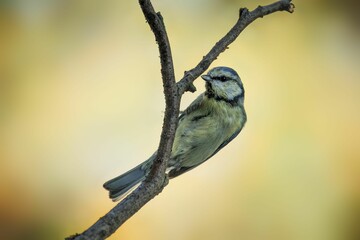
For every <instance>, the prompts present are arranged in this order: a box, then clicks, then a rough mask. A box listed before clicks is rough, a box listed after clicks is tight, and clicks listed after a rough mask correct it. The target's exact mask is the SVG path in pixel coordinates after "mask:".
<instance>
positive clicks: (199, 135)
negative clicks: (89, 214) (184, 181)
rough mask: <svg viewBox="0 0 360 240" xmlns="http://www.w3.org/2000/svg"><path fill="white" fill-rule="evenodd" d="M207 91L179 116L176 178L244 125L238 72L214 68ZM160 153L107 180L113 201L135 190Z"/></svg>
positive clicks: (172, 162)
mask: <svg viewBox="0 0 360 240" xmlns="http://www.w3.org/2000/svg"><path fill="white" fill-rule="evenodd" d="M201 78H202V79H203V80H204V81H205V92H203V93H202V94H200V95H199V96H198V97H197V98H196V99H195V100H194V101H193V102H192V103H191V104H190V105H189V106H188V107H187V108H186V109H185V110H184V111H182V112H181V113H180V115H179V117H178V126H177V129H176V133H175V139H174V143H173V146H172V151H171V156H170V159H169V160H168V163H167V168H166V174H167V176H168V178H169V179H172V178H175V177H177V176H179V175H181V174H183V173H185V172H187V171H189V170H191V169H193V168H195V167H197V166H199V165H200V164H202V163H204V162H205V161H206V160H208V159H209V158H211V157H212V156H214V155H215V154H216V153H217V152H218V151H220V150H221V149H222V148H223V147H225V146H226V145H227V144H228V143H229V142H231V141H232V140H233V139H234V138H235V137H236V136H237V135H238V134H239V133H240V131H241V130H242V128H243V127H244V125H245V123H246V120H247V116H246V112H245V108H244V96H245V90H244V86H243V83H242V81H241V79H240V77H239V75H238V74H237V72H236V71H235V70H234V69H232V68H230V67H225V66H219V67H214V68H212V69H211V70H209V71H208V72H207V74H205V75H202V76H201ZM155 158H156V152H155V153H154V154H153V155H152V156H151V157H150V158H149V159H147V160H146V161H145V162H143V163H141V164H140V165H138V166H136V167H134V168H133V169H131V170H129V171H127V172H125V173H123V174H122V175H120V176H118V177H116V178H113V179H111V180H109V181H107V182H105V183H104V185H103V187H104V188H105V189H106V190H108V191H109V197H110V198H111V199H112V200H113V201H117V200H120V199H122V198H124V197H125V196H126V195H127V194H128V193H130V192H131V191H133V190H134V189H135V188H136V187H137V186H138V185H139V184H140V183H141V182H142V181H144V180H145V178H146V176H147V174H148V173H149V172H150V168H151V165H152V162H153V161H154V160H155Z"/></svg>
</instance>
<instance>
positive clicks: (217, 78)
mask: <svg viewBox="0 0 360 240" xmlns="http://www.w3.org/2000/svg"><path fill="white" fill-rule="evenodd" d="M213 79H215V80H219V81H222V82H225V81H228V80H230V78H228V77H226V76H218V77H213Z"/></svg>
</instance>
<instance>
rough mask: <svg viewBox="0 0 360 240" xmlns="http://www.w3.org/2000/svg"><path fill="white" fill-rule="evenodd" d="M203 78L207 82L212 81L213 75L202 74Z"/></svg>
mask: <svg viewBox="0 0 360 240" xmlns="http://www.w3.org/2000/svg"><path fill="white" fill-rule="evenodd" d="M201 78H202V79H204V80H205V81H206V82H210V81H211V77H210V76H209V75H202V76H201Z"/></svg>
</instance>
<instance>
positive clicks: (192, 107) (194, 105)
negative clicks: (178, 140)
mask: <svg viewBox="0 0 360 240" xmlns="http://www.w3.org/2000/svg"><path fill="white" fill-rule="evenodd" d="M203 99H204V93H202V94H200V95H199V96H198V97H197V98H196V99H195V100H194V101H193V102H192V103H191V104H190V105H189V106H188V107H187V108H186V109H185V110H184V111H182V112H181V114H180V115H179V121H181V120H182V119H183V118H184V117H185V115H187V114H190V113H192V112H193V111H194V110H196V109H198V108H199V106H200V105H201V102H202V101H203Z"/></svg>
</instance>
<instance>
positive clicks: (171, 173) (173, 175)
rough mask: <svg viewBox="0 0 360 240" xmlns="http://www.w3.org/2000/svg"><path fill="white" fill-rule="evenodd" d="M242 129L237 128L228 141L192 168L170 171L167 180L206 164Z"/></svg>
mask: <svg viewBox="0 0 360 240" xmlns="http://www.w3.org/2000/svg"><path fill="white" fill-rule="evenodd" d="M241 129H242V128H239V130H237V131H236V132H235V133H234V134H233V135H231V136H230V137H229V138H228V139H226V140H225V141H224V142H223V143H221V144H220V146H219V147H218V148H217V149H216V150H215V151H214V152H213V153H212V154H211V155H210V156H209V157H208V158H206V159H205V160H204V161H202V162H200V163H198V164H196V165H193V166H189V167H186V166H182V167H181V168H179V169H172V170H171V171H170V172H169V174H168V176H169V178H174V177H177V176H179V175H181V174H183V173H185V172H187V171H189V170H191V169H193V168H195V167H197V166H199V165H200V164H202V163H204V162H206V161H207V160H208V159H209V158H211V157H212V156H214V155H215V154H216V153H217V152H218V151H220V150H221V149H222V148H223V147H225V146H226V145H227V144H228V143H229V142H231V141H232V140H233V139H234V138H235V137H236V136H237V135H238V134H239V133H240V131H241Z"/></svg>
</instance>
